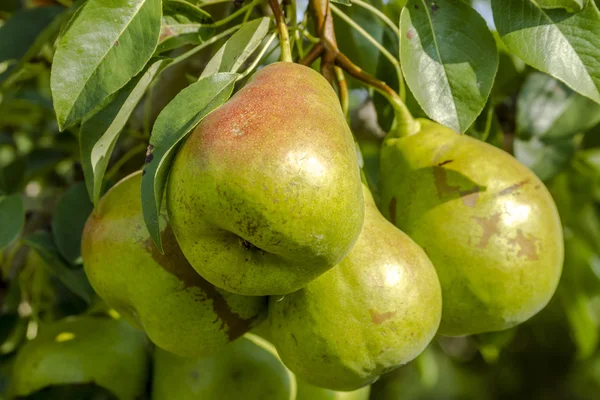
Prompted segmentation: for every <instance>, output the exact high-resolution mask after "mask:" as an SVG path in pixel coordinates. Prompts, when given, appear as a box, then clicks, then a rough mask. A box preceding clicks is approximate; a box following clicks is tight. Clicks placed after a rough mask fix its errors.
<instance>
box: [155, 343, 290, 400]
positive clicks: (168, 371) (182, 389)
mask: <svg viewBox="0 0 600 400" xmlns="http://www.w3.org/2000/svg"><path fill="white" fill-rule="evenodd" d="M295 398H296V379H295V377H294V376H293V374H292V373H291V372H289V371H288V369H287V368H285V366H284V365H283V364H282V363H281V361H280V360H279V357H278V356H277V352H276V351H275V349H274V348H273V346H272V345H271V344H270V343H269V342H267V341H266V340H264V339H262V338H260V337H258V336H256V335H253V334H246V335H244V336H243V337H241V338H240V339H238V340H236V341H235V342H233V343H231V344H230V345H228V346H227V347H225V348H223V349H221V350H220V351H219V352H218V353H216V354H214V355H212V356H207V357H203V358H184V357H179V356H177V355H175V354H171V353H168V352H166V351H163V350H160V349H156V352H155V354H154V378H153V386H152V400H171V399H177V400H196V399H207V400H209V399H211V400H212V399H218V400H238V399H244V400H294V399H295Z"/></svg>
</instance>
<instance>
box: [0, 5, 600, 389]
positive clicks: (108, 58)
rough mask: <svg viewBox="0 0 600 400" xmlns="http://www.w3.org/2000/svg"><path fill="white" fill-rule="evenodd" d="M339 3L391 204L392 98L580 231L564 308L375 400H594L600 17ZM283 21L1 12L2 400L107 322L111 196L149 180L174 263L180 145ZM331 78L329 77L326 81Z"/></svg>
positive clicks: (271, 49)
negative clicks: (502, 153) (466, 140)
mask: <svg viewBox="0 0 600 400" xmlns="http://www.w3.org/2000/svg"><path fill="white" fill-rule="evenodd" d="M107 3H110V4H111V7H106V4H107ZM332 3H336V4H334V5H332V6H331V7H332V10H334V12H333V21H334V27H335V31H334V32H335V33H336V35H337V45H338V47H339V51H341V52H342V53H343V54H345V55H346V56H347V58H348V59H349V60H350V62H353V63H355V64H356V65H358V66H359V67H361V69H362V71H363V72H366V73H367V74H371V75H373V76H371V78H376V79H369V78H366V77H365V76H364V75H360V74H357V73H351V72H350V70H351V66H349V65H348V64H347V63H345V64H344V62H340V61H339V60H336V63H337V65H339V66H341V67H342V70H343V71H341V70H340V71H339V72H340V73H342V74H344V73H345V74H346V75H345V78H346V79H344V80H339V81H337V80H336V82H337V83H336V84H335V87H336V89H337V91H338V93H339V95H340V97H341V100H342V103H344V102H345V103H346V104H349V110H348V118H349V120H350V121H351V124H352V125H351V126H352V128H353V133H354V135H355V138H356V140H357V143H358V146H359V148H360V150H361V151H362V154H361V159H362V165H363V170H364V174H365V176H366V178H367V179H368V181H369V184H370V185H371V187H372V188H373V189H374V192H375V193H374V194H375V197H376V198H377V190H376V189H377V185H378V176H379V171H378V168H379V165H378V162H377V159H378V153H379V147H380V145H381V141H382V138H383V136H384V135H385V133H387V132H388V131H392V130H394V129H397V128H398V125H399V121H400V120H401V114H400V113H399V112H398V107H399V106H398V103H397V102H396V103H394V99H395V98H392V101H389V100H390V94H389V92H385V90H382V86H381V85H379V86H378V85H377V82H375V80H381V81H384V82H386V83H387V84H388V85H389V87H390V88H391V89H390V90H392V91H394V92H397V94H396V96H398V99H400V100H401V102H402V101H403V102H404V103H405V104H406V105H407V107H408V110H409V111H410V112H411V113H412V114H413V115H414V116H426V117H429V118H430V119H433V120H435V121H437V122H440V123H442V124H445V125H446V126H448V127H450V128H453V129H454V130H456V131H460V132H461V133H465V134H467V135H470V136H473V137H476V138H478V139H480V140H484V141H487V142H489V143H491V144H493V145H495V146H497V147H500V148H503V149H504V150H506V151H508V152H510V153H512V154H513V155H514V156H515V157H516V158H517V159H518V160H519V161H520V162H521V163H523V164H525V165H526V166H528V167H529V168H531V169H532V170H533V171H534V172H535V173H536V174H537V175H538V176H539V177H540V178H541V179H542V180H543V181H544V182H545V184H546V185H547V186H548V188H549V189H550V191H551V193H552V195H553V197H554V199H555V201H556V203H557V206H558V208H559V212H560V216H561V220H562V223H563V227H564V232H565V244H566V254H565V266H564V272H563V276H562V278H561V283H560V285H559V288H558V290H557V293H556V295H555V297H554V298H553V300H552V302H551V303H550V305H549V306H548V307H546V309H544V310H543V311H541V312H540V313H539V314H538V315H537V316H535V317H534V318H532V319H531V320H530V321H528V322H526V323H525V324H523V325H522V326H519V327H517V328H514V329H511V330H509V331H506V332H501V333H495V334H486V335H477V336H473V337H464V338H453V339H450V338H442V337H440V338H438V339H436V340H435V341H434V343H432V344H431V345H430V347H429V348H428V349H427V350H426V351H425V352H424V353H422V355H421V356H420V357H419V358H418V359H417V360H416V361H414V362H412V363H410V364H409V365H407V366H405V367H401V368H400V369H398V370H396V371H395V372H392V373H391V374H389V375H387V376H385V377H384V378H383V379H382V380H381V381H380V382H379V383H377V384H376V385H375V386H374V387H373V390H372V392H371V398H374V399H395V398H401V397H402V398H411V399H412V398H414V399H425V398H448V399H459V398H460V399H471V398H472V399H481V398H504V397H511V398H527V399H531V398H553V399H563V398H564V399H587V398H593V397H590V393H594V391H596V393H597V392H598V390H600V389H599V388H600V375H599V374H598V360H600V349H599V344H600V343H599V342H600V336H599V332H600V125H599V123H600V61H599V60H600V11H599V10H598V3H599V2H598V1H594V0H587V1H586V0H536V1H533V0H491V1H489V0H473V1H466V0H408V1H405V0H390V1H385V2H384V1H382V0H368V1H366V0H354V1H348V0H336V1H332ZM266 4H267V2H266V1H261V0H246V1H245V2H243V3H242V2H237V1H233V2H231V1H218V0H216V1H210V2H204V1H196V0H162V1H161V0H111V1H109V0H78V1H73V0H43V1H42V0H22V1H20V2H19V1H15V0H11V1H2V2H1V4H0V267H1V275H0V311H1V314H0V398H3V397H2V396H3V394H2V393H3V392H4V391H5V390H6V382H7V378H6V371H7V370H8V368H9V366H10V363H11V362H12V360H13V359H14V356H15V354H16V352H17V350H18V349H19V348H20V346H21V345H22V343H23V342H24V341H26V340H28V339H31V338H33V337H35V335H36V332H37V330H38V329H41V328H43V326H44V325H45V324H48V323H49V322H52V321H55V320H57V319H60V318H62V317H64V316H67V315H75V314H81V313H82V312H84V311H88V312H89V311H90V310H93V309H94V308H95V307H98V302H99V300H98V298H97V296H96V295H95V294H94V292H93V290H92V288H91V287H90V285H89V283H88V281H87V278H86V276H85V274H84V273H83V269H82V264H81V263H82V261H81V251H80V245H81V233H82V230H83V226H84V223H85V221H86V219H87V218H88V216H89V215H90V213H92V212H93V206H94V205H95V204H97V202H98V199H99V198H100V197H101V195H102V194H103V193H104V192H105V191H106V189H108V188H110V187H111V186H112V185H114V184H115V183H116V182H117V181H119V180H120V179H121V178H122V177H124V176H126V175H128V174H129V173H131V172H133V171H136V170H139V169H144V178H143V182H142V204H143V207H144V216H145V220H146V225H147V228H148V230H149V232H150V234H151V235H152V237H153V239H154V241H155V242H156V244H157V245H158V247H159V248H161V243H160V234H159V231H158V229H159V228H158V210H160V207H161V201H162V198H163V192H164V187H165V182H166V178H167V177H168V173H169V167H170V164H171V161H172V159H173V156H174V155H175V154H176V151H177V149H178V145H179V144H180V143H182V142H183V141H184V140H185V137H186V135H187V134H188V133H189V132H190V131H191V130H192V129H193V128H194V127H195V126H196V125H197V124H198V123H199V122H200V121H201V120H202V119H203V118H204V117H205V116H206V115H208V114H209V113H210V112H212V111H213V110H215V109H216V108H218V107H219V106H220V105H222V104H223V103H225V102H226V101H227V100H228V98H229V96H230V95H231V94H232V93H234V92H235V91H236V90H238V89H239V88H240V87H241V86H242V85H243V83H244V82H245V80H246V78H247V77H248V76H249V75H250V74H251V73H252V72H253V71H255V70H256V69H257V68H260V67H261V66H264V65H266V64H269V63H272V62H274V61H276V59H277V56H278V55H279V51H278V49H279V46H277V45H276V44H274V38H275V35H276V32H277V24H276V23H275V21H274V18H273V16H272V15H271V13H270V12H268V11H267V6H266ZM307 5H308V2H307V1H301V0H295V1H291V2H287V1H286V2H284V3H283V6H284V8H285V9H286V15H287V25H288V26H289V33H290V39H291V48H292V55H293V57H294V60H295V61H305V60H306V59H305V57H306V55H307V54H309V49H310V48H311V47H312V46H313V45H314V43H316V42H318V41H319V39H321V36H322V35H321V33H320V32H318V27H317V26H316V24H315V23H314V17H313V16H312V14H311V10H310V9H308V8H307ZM342 14H343V15H342ZM294 16H295V17H296V18H294ZM236 32H237V33H236ZM7 38H9V40H5V39H7ZM226 39H228V40H227V41H225V40H226ZM336 50H337V49H336ZM323 60H325V57H324V58H323V59H322V61H316V62H312V63H311V62H309V64H311V65H312V66H313V68H315V69H317V70H322V71H324V72H325V73H326V71H327V64H326V62H325V61H323ZM310 61H314V60H310ZM392 97H393V96H392ZM374 105H375V106H374ZM240 168H243V166H240ZM100 307H102V306H100Z"/></svg>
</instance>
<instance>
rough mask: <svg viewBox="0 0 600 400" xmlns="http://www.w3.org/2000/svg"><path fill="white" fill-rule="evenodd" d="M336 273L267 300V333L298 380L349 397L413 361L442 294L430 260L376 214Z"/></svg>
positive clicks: (369, 213)
mask: <svg viewBox="0 0 600 400" xmlns="http://www.w3.org/2000/svg"><path fill="white" fill-rule="evenodd" d="M364 196H365V208H366V211H365V223H364V226H363V229H362V232H361V234H360V236H359V238H358V241H357V242H356V244H355V246H354V248H353V249H352V251H351V252H350V254H348V256H347V257H346V258H345V259H344V260H343V261H342V262H341V263H340V264H339V265H337V266H336V267H335V268H333V269H331V270H329V271H327V272H326V273H325V274H323V275H321V276H320V277H319V278H317V279H315V280H314V281H312V282H310V283H309V284H308V285H306V287H304V288H302V289H301V290H299V291H297V292H294V293H291V294H288V295H285V296H271V297H270V300H269V318H268V321H269V324H270V334H271V337H272V339H273V343H274V344H275V347H276V348H277V350H278V352H279V355H280V357H281V359H282V360H283V362H284V363H285V364H286V365H287V367H288V368H289V369H290V370H291V371H292V372H293V373H295V374H296V375H297V376H298V377H299V378H300V379H303V380H305V381H306V382H308V383H310V384H312V385H315V386H320V387H323V388H328V389H332V390H342V391H351V390H356V389H358V388H360V387H362V386H365V385H368V384H370V383H372V382H374V381H375V380H376V379H377V378H378V377H379V375H381V374H383V373H385V372H387V371H390V370H392V369H394V368H396V367H398V366H400V365H402V364H405V363H407V362H409V361H410V360H412V359H413V358H415V357H416V356H417V355H419V353H420V352H421V351H423V349H424V348H425V347H426V346H427V344H428V343H429V342H430V341H431V339H432V338H433V337H434V335H435V333H436V331H437V328H438V325H439V322H440V317H441V309H442V304H441V301H442V300H441V289H440V284H439V282H438V279H437V276H436V273H435V269H434V267H433V265H432V264H431V262H430V261H429V259H428V258H427V255H426V254H425V253H424V252H423V250H421V248H420V247H419V246H417V245H416V244H415V243H414V242H413V241H412V240H411V239H410V238H409V237H408V236H407V235H405V234H404V233H402V232H401V231H400V230H398V229H397V228H396V227H394V226H393V225H392V224H390V223H389V222H388V221H387V220H386V219H385V218H384V217H383V216H382V215H381V214H380V212H379V210H377V206H376V205H375V202H374V201H373V199H372V197H371V195H370V193H369V192H368V189H366V187H365V188H364Z"/></svg>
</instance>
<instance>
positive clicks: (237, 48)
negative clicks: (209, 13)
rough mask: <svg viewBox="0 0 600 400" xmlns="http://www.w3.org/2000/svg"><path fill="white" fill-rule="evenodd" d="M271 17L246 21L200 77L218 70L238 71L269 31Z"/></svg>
mask: <svg viewBox="0 0 600 400" xmlns="http://www.w3.org/2000/svg"><path fill="white" fill-rule="evenodd" d="M269 23H270V21H269V18H258V19H255V20H252V21H249V22H246V23H245V24H244V25H243V26H242V27H241V28H240V29H239V30H238V31H237V32H236V33H234V34H233V35H232V36H231V37H230V38H229V39H228V40H227V42H225V44H224V45H223V46H221V48H220V49H219V50H218V51H217V53H216V54H215V55H214V56H213V58H211V59H210V61H209V62H208V64H207V65H206V67H205V68H204V71H202V75H200V79H202V78H205V77H207V76H210V75H213V74H216V73H218V72H237V71H238V70H239V69H240V68H241V67H242V65H243V64H244V62H246V60H247V59H248V57H250V55H251V54H252V53H254V51H255V50H256V48H257V47H258V46H259V45H260V43H261V42H262V41H263V39H264V38H265V36H266V35H267V33H268V32H269Z"/></svg>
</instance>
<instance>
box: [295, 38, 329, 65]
mask: <svg viewBox="0 0 600 400" xmlns="http://www.w3.org/2000/svg"><path fill="white" fill-rule="evenodd" d="M324 50H325V47H323V43H321V42H319V43H316V44H315V45H314V46H313V47H312V48H311V49H310V50H309V51H308V53H307V54H306V55H305V56H304V58H302V59H301V60H300V61H299V62H298V63H299V64H302V65H306V66H310V65H312V63H314V62H315V60H316V59H317V58H319V57H321V55H322V54H323V51H324Z"/></svg>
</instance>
